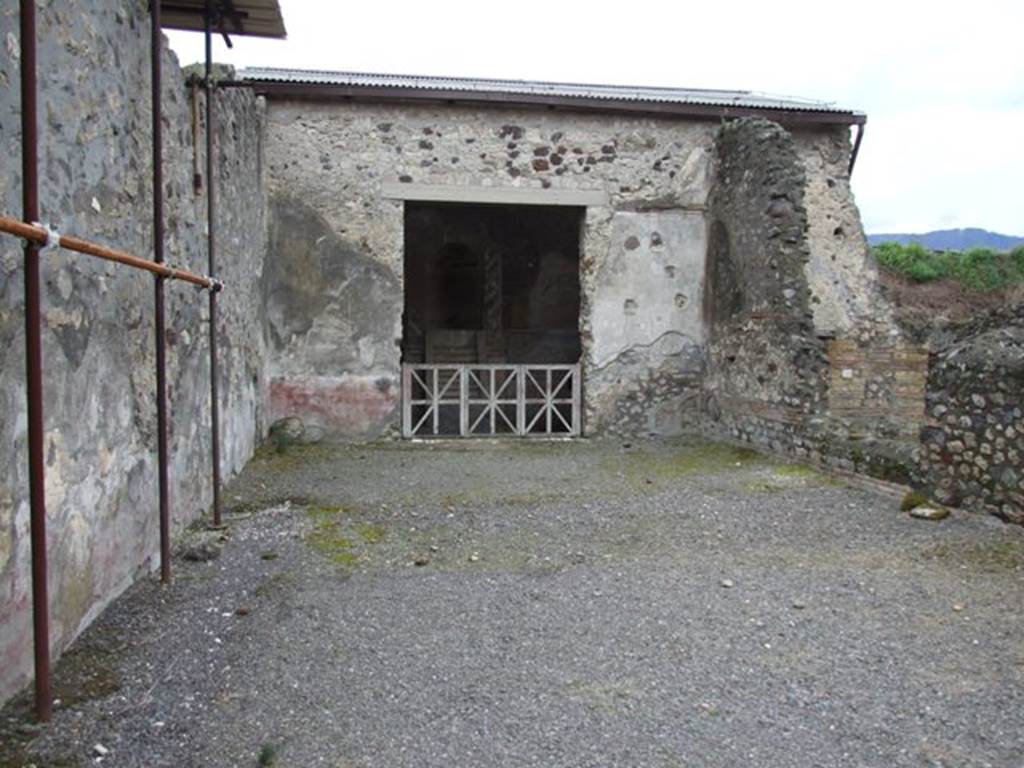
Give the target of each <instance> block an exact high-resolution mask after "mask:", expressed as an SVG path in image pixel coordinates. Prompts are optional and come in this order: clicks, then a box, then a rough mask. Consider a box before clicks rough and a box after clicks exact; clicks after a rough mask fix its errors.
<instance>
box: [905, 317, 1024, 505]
mask: <svg viewBox="0 0 1024 768" xmlns="http://www.w3.org/2000/svg"><path fill="white" fill-rule="evenodd" d="M921 437H922V441H921V443H922V444H921V450H920V463H919V466H918V476H917V480H918V484H919V485H920V487H922V488H923V489H924V490H925V491H927V492H928V493H930V494H931V495H933V496H935V497H936V498H937V499H938V500H939V501H941V502H943V503H945V504H950V505H954V506H963V507H965V508H968V509H973V510H977V511H985V512H990V513H992V514H995V515H998V516H999V517H1001V518H1003V519H1004V520H1007V521H1009V522H1014V523H1021V524H1024V304H1018V305H1017V306H1015V307H1010V308H1007V309H1005V310H998V311H996V312H993V313H991V314H989V315H988V316H984V317H981V318H979V319H978V320H975V321H973V322H971V323H968V324H966V325H964V326H962V327H960V328H957V329H955V330H954V331H953V332H952V333H951V334H950V338H949V340H948V342H947V343H946V344H945V345H943V346H942V347H941V348H939V349H937V350H936V351H935V353H934V355H933V358H932V363H931V367H930V370H929V375H928V424H927V426H926V427H925V428H924V429H923V430H922V432H921Z"/></svg>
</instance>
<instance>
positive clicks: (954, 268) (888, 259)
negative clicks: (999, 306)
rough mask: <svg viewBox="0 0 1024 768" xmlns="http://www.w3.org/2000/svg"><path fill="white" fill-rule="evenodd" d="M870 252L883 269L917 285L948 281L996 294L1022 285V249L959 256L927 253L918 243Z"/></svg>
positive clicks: (884, 246) (887, 245) (891, 245)
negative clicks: (908, 279)
mask: <svg viewBox="0 0 1024 768" xmlns="http://www.w3.org/2000/svg"><path fill="white" fill-rule="evenodd" d="M872 252H873V253H874V255H875V259H877V260H878V263H879V264H881V265H882V266H883V267H884V268H885V269H887V270H889V271H890V272H895V273H897V274H900V275H904V276H906V277H909V278H910V279H911V280H913V281H914V282H916V283H927V282H931V281H933V280H942V279H944V278H948V279H952V280H956V281H957V282H959V283H961V284H963V285H964V286H966V287H967V288H970V289H971V290H973V291H995V290H999V289H1001V288H1007V287H1009V286H1012V285H1017V284H1019V283H1024V246H1019V247H1017V248H1014V249H1013V250H1012V251H1010V252H1008V253H997V252H996V251H993V250H991V249H989V248H972V249H971V250H969V251H964V252H963V253H959V252H957V251H944V252H939V251H930V250H928V249H927V248H925V247H924V246H923V245H920V244H918V243H910V244H909V245H901V244H899V243H881V244H880V245H876V246H875V247H874V248H872Z"/></svg>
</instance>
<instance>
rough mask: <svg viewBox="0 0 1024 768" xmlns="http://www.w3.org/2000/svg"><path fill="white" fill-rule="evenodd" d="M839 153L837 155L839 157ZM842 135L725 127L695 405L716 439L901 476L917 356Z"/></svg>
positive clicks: (916, 386)
mask: <svg viewBox="0 0 1024 768" xmlns="http://www.w3.org/2000/svg"><path fill="white" fill-rule="evenodd" d="M842 147H846V155H845V158H846V159H845V160H843V159H842V155H843V152H842V151H840V150H841V149H842ZM848 151H849V150H848V140H842V138H841V135H840V134H839V133H837V132H836V131H834V130H831V129H825V130H822V131H815V132H797V133H790V132H789V131H787V130H785V129H783V128H782V127H781V126H778V125H776V124H774V123H770V122H767V121H764V120H740V121H736V122H733V123H730V124H728V125H725V126H723V127H722V130H721V132H720V134H719V137H718V140H717V143H716V152H715V161H716V162H715V182H714V186H713V189H712V194H711V204H710V211H709V216H710V221H711V223H710V236H709V247H708V285H707V293H706V296H707V301H706V309H705V315H706V318H707V322H708V325H709V333H710V338H711V342H710V344H709V346H708V376H707V379H706V382H705V387H704V394H703V402H704V413H705V420H704V424H705V428H706V429H707V430H708V431H710V432H711V434H713V435H717V436H724V437H727V438H729V439H732V440H738V441H743V442H749V443H752V444H755V445H759V446H761V447H764V448H768V449H770V450H773V451H776V452H780V453H785V454H789V455H792V456H795V457H798V458H805V459H810V460H811V461H814V462H816V463H819V464H823V465H825V466H830V467H835V468H838V469H843V470H847V471H852V472H860V473H863V474H868V475H872V476H876V477H881V478H884V479H888V480H894V481H901V482H908V481H910V480H911V479H912V476H913V456H914V454H915V452H916V449H917V447H918V432H919V430H920V427H921V425H922V423H923V418H924V396H925V380H926V375H927V361H928V356H927V352H926V350H923V349H921V348H919V347H916V346H914V345H912V344H910V343H908V342H907V340H905V339H904V338H903V337H902V335H901V334H900V332H899V331H898V330H897V329H895V328H894V327H892V326H890V325H889V324H888V323H887V321H886V318H888V317H891V310H890V308H889V306H888V305H887V303H886V302H885V300H884V298H883V297H882V296H881V294H880V293H879V291H878V290H877V285H876V276H877V273H876V272H875V270H874V268H870V269H867V270H864V272H863V274H861V273H860V272H859V270H858V267H859V265H862V264H864V263H866V262H868V261H869V254H868V249H867V245H866V242H865V240H864V236H863V232H862V230H861V228H860V223H859V221H858V219H857V216H856V208H855V207H854V205H853V201H852V198H851V197H850V195H849V186H848V179H847V177H846V172H845V162H846V161H847V160H848V158H849V154H848Z"/></svg>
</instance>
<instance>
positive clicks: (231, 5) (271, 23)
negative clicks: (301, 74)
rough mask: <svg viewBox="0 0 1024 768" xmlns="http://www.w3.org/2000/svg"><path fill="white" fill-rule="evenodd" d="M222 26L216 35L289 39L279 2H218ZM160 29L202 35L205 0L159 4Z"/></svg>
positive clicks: (250, 0)
mask: <svg viewBox="0 0 1024 768" xmlns="http://www.w3.org/2000/svg"><path fill="white" fill-rule="evenodd" d="M214 7H215V8H218V9H219V10H220V13H221V19H222V23H221V25H220V26H218V27H216V29H215V31H216V32H217V34H220V33H221V32H223V33H225V34H228V35H246V36H252V37H280V38H283V37H285V36H286V32H285V29H284V19H283V18H282V17H281V6H280V4H279V3H278V0H231V1H230V2H227V0H215V1H214ZM160 25H161V26H162V27H164V28H165V29H185V30H189V31H192V32H202V31H204V30H205V29H206V0H160Z"/></svg>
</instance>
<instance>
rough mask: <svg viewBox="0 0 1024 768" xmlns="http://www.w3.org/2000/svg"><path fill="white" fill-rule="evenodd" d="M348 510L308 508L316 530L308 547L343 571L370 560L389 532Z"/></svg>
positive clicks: (309, 535)
mask: <svg viewBox="0 0 1024 768" xmlns="http://www.w3.org/2000/svg"><path fill="white" fill-rule="evenodd" d="M355 514H356V513H354V512H353V511H352V510H350V509H347V508H345V507H338V506H328V505H314V506H311V507H307V508H306V515H307V516H308V517H309V519H310V521H311V523H312V527H311V529H310V531H309V533H307V534H306V543H307V544H308V545H309V546H310V547H311V548H312V549H313V550H315V551H316V552H318V553H320V554H321V555H322V556H323V557H325V558H327V559H328V560H330V561H331V562H332V563H334V564H335V565H338V566H342V567H343V568H351V567H353V566H355V565H358V564H360V563H362V562H364V560H366V559H367V557H366V556H367V555H368V554H369V550H370V548H372V547H374V546H376V545H378V544H381V543H382V542H383V541H384V538H385V536H386V535H387V529H386V528H385V527H384V526H383V525H379V524H377V523H373V522H369V521H365V520H356V519H354V516H355Z"/></svg>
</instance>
